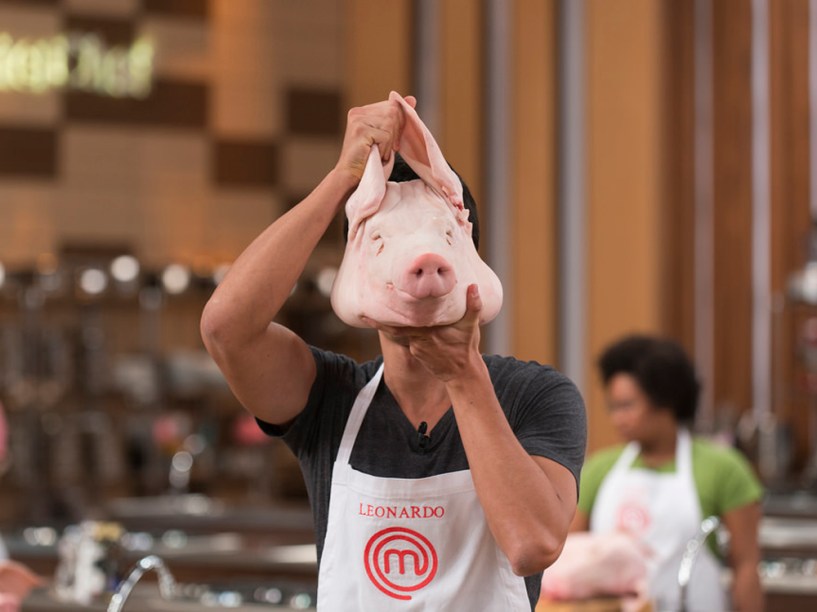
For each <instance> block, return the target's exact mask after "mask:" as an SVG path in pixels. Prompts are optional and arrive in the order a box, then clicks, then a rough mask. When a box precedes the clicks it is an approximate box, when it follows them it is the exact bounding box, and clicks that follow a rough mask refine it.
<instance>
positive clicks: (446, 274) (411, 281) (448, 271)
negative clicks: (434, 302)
mask: <svg viewBox="0 0 817 612" xmlns="http://www.w3.org/2000/svg"><path fill="white" fill-rule="evenodd" d="M456 284H457V275H456V273H455V272H454V268H453V266H452V265H451V264H450V263H449V262H448V260H446V259H445V258H444V257H442V256H440V255H437V254H435V253H424V254H423V255H420V256H419V257H417V258H415V259H414V260H412V262H411V263H410V264H409V266H408V267H407V268H406V270H405V271H404V272H403V273H402V275H401V276H400V282H399V284H398V288H399V289H401V290H402V291H405V292H406V293H407V294H409V295H410V296H411V297H413V298H416V299H418V300H422V299H425V298H438V297H443V296H444V295H448V294H449V293H451V290H452V289H453V288H454V285H456Z"/></svg>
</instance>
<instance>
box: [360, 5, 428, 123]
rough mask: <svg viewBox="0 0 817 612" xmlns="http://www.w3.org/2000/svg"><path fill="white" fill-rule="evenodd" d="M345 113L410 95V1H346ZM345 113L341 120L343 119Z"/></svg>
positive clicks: (411, 40)
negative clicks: (396, 95)
mask: <svg viewBox="0 0 817 612" xmlns="http://www.w3.org/2000/svg"><path fill="white" fill-rule="evenodd" d="M345 9H346V10H345V15H344V19H345V25H346V44H345V48H346V58H347V59H346V79H345V94H346V101H345V104H344V109H346V110H348V108H350V107H352V106H362V105H364V104H370V103H372V102H376V101H378V100H385V99H386V98H387V97H388V95H389V91H391V90H395V91H398V92H399V93H401V94H403V95H408V94H410V93H411V85H412V82H411V74H412V65H413V61H412V43H413V38H412V37H413V31H412V28H411V24H412V3H411V0H393V1H390V2H383V1H382V0H345ZM345 116H346V115H345V113H344V117H345Z"/></svg>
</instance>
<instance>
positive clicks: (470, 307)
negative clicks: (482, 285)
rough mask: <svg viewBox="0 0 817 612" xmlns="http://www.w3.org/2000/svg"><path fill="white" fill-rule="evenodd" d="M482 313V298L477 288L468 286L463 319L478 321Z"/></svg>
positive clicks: (474, 285) (476, 286)
mask: <svg viewBox="0 0 817 612" xmlns="http://www.w3.org/2000/svg"><path fill="white" fill-rule="evenodd" d="M480 311H482V296H480V294H479V286H478V285H476V284H473V285H468V289H467V290H466V293H465V316H464V317H463V318H464V319H479V313H480Z"/></svg>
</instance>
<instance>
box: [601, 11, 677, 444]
mask: <svg viewBox="0 0 817 612" xmlns="http://www.w3.org/2000/svg"><path fill="white" fill-rule="evenodd" d="M661 9H662V3H661V2H659V1H658V0H626V1H621V2H614V3H612V2H607V1H605V0H593V1H590V2H587V3H586V4H585V10H586V19H587V22H586V23H587V47H586V53H587V55H586V59H587V70H588V73H587V74H588V77H587V78H588V81H587V88H586V100H587V104H588V108H587V125H586V129H587V139H588V140H587V150H588V158H587V163H588V173H589V174H588V179H587V180H588V189H587V219H588V227H587V232H588V234H587V235H588V252H587V265H588V291H587V308H588V321H587V346H586V355H587V361H586V371H587V374H588V375H587V377H586V381H587V382H586V384H587V389H586V390H585V401H586V402H587V404H588V416H589V449H590V450H591V451H592V450H595V449H597V448H599V447H601V446H606V445H608V444H611V443H613V442H615V441H617V438H616V434H615V432H614V431H613V430H612V428H611V427H610V424H609V420H608V417H607V409H606V406H605V404H604V400H603V397H602V392H601V385H600V381H599V378H598V373H597V368H596V359H597V357H598V355H599V353H600V352H601V351H602V350H603V349H604V348H605V346H606V345H607V344H608V343H609V342H611V341H613V340H616V339H617V338H618V337H619V336H621V335H622V334H626V333H631V332H634V331H642V332H656V331H659V330H660V328H661V323H662V312H661V298H660V294H661V278H660V275H661V270H662V268H663V264H662V263H661V261H660V253H661V252H662V249H661V244H662V239H663V237H662V234H661V232H662V227H663V220H662V212H661V211H662V202H661V199H662V195H663V182H662V181H663V172H664V170H663V162H662V151H663V146H664V143H663V132H662V125H663V123H662V121H663V120H662V94H661V90H662V85H661V83H662V73H663V66H662V60H663V54H662V53H661V49H662V42H661V35H662V30H661V28H662V24H663V19H662V12H661Z"/></svg>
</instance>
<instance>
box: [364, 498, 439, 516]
mask: <svg viewBox="0 0 817 612" xmlns="http://www.w3.org/2000/svg"><path fill="white" fill-rule="evenodd" d="M358 514H359V515H360V516H372V517H374V518H394V519H432V518H442V517H443V516H445V508H443V507H442V506H375V505H373V504H364V503H363V502H360V508H359V510H358Z"/></svg>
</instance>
